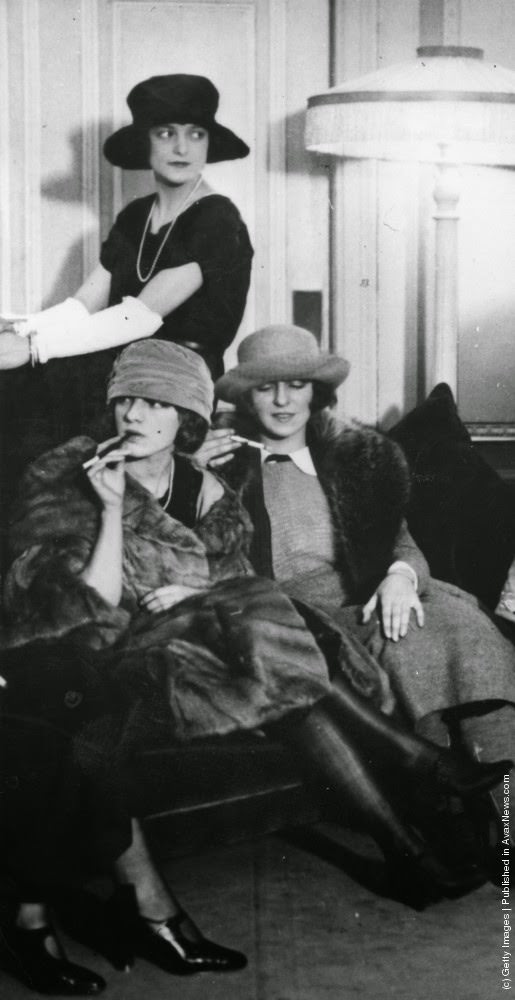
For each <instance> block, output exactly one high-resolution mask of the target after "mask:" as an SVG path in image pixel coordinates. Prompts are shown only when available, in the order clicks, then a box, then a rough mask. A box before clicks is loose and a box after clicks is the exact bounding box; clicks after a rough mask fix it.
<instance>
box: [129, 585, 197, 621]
mask: <svg viewBox="0 0 515 1000" xmlns="http://www.w3.org/2000/svg"><path fill="white" fill-rule="evenodd" d="M198 593H199V591H198V590H195V588H194V587H183V586H182V585H181V584H179V583H171V584H169V585H168V586H167V587H157V589H156V590H149V592H148V594H145V596H144V597H142V598H141V601H140V605H141V607H142V608H144V609H145V611H150V612H151V614H156V613H157V612H158V611H167V610H168V608H172V607H173V606H174V604H178V603H179V601H184V600H185V599H186V597H191V596H192V595H193V594H198Z"/></svg>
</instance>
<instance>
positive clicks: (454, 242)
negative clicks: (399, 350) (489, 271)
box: [432, 159, 460, 395]
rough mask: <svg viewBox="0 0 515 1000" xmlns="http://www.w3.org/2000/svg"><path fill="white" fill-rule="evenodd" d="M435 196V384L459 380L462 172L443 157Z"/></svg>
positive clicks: (450, 384) (453, 388)
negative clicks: (459, 206)
mask: <svg viewBox="0 0 515 1000" xmlns="http://www.w3.org/2000/svg"><path fill="white" fill-rule="evenodd" d="M433 197H434V200H435V205H436V209H435V213H434V218H435V220H436V237H435V268H436V272H435V328H434V353H433V364H432V369H433V370H432V385H433V386H434V385H436V384H437V383H438V382H447V383H448V385H449V386H450V388H451V389H452V392H453V393H454V395H456V390H457V384H458V218H459V216H458V212H457V207H458V201H459V197H460V186H459V175H458V170H457V168H456V166H455V165H454V164H453V163H449V162H447V161H446V160H445V159H443V161H442V162H440V164H439V165H438V175H437V179H436V184H435V187H434V191H433Z"/></svg>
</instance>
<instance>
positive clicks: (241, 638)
mask: <svg viewBox="0 0 515 1000" xmlns="http://www.w3.org/2000/svg"><path fill="white" fill-rule="evenodd" d="M94 448H95V445H94V442H93V441H91V440H90V439H88V438H75V439H73V440H72V441H70V442H68V443H67V444H65V445H62V446H61V447H60V448H57V449H54V450H53V451H51V452H48V453H47V454H46V455H44V456H42V458H41V459H39V460H38V461H37V462H35V463H34V464H33V465H32V466H31V467H30V468H29V470H28V471H27V474H26V476H25V479H24V481H23V482H22V486H21V490H20V499H19V503H18V507H17V510H16V514H15V516H14V518H13V521H12V525H11V532H10V544H11V553H12V564H11V567H10V570H9V572H8V574H7V578H6V584H5V601H4V606H5V613H6V621H5V626H4V629H3V635H2V636H1V637H0V638H1V644H2V647H3V649H4V650H7V649H13V648H14V649H20V647H26V648H27V647H28V649H29V651H30V649H31V648H33V646H34V644H35V643H41V642H46V643H48V642H52V643H55V642H62V641H66V642H67V643H70V642H74V643H75V644H77V645H79V646H80V648H81V649H82V650H84V649H89V650H92V651H97V652H100V653H101V654H102V656H103V657H104V660H105V662H106V663H107V666H106V667H105V669H106V671H108V673H109V676H110V677H111V678H114V680H115V682H116V684H117V685H118V686H119V690H120V699H121V700H122V701H123V700H124V699H125V701H126V702H127V704H130V705H131V706H132V705H133V704H134V703H135V702H137V701H138V699H142V700H143V703H144V705H143V706H142V713H141V717H142V725H144V720H145V719H147V720H148V726H149V729H152V724H153V723H152V720H153V722H154V723H155V725H156V726H157V727H159V726H161V727H165V729H168V732H169V735H170V736H172V737H173V738H175V739H177V740H187V739H192V738H195V737H199V736H206V735H213V734H217V735H221V734H224V733H227V732H231V731H233V730H236V729H248V728H254V727H257V726H261V725H263V724H264V723H266V722H268V721H271V720H274V719H276V718H279V717H281V716H282V715H284V714H285V713H287V712H289V711H291V710H292V709H293V708H302V707H306V706H309V705H311V704H312V703H313V702H314V701H316V700H318V698H320V697H322V696H323V695H324V694H325V693H326V691H327V686H328V678H327V669H326V665H325V661H324V658H323V656H322V654H321V652H320V650H319V648H318V646H317V644H316V642H315V640H314V639H313V637H312V635H311V633H310V632H309V631H308V629H307V628H305V626H304V622H303V619H302V618H301V617H300V615H299V614H298V613H297V611H296V610H295V608H294V606H293V604H292V603H291V601H290V600H289V599H288V598H287V597H286V596H285V595H283V594H282V593H281V592H280V590H279V588H278V587H277V588H276V587H271V586H270V582H269V581H263V580H260V579H257V578H256V577H255V576H254V574H253V571H252V569H251V567H250V564H249V562H248V559H247V556H246V550H247V547H248V541H249V532H250V528H249V523H248V518H247V517H246V515H245V514H244V512H243V510H242V508H241V506H240V504H239V502H238V501H237V499H236V498H235V496H234V494H232V493H231V491H229V490H226V491H225V493H224V495H223V497H222V498H221V499H220V500H219V501H218V502H217V503H215V504H214V505H213V507H212V508H211V510H210V511H209V512H208V513H207V514H206V516H205V517H204V518H203V519H202V520H201V521H200V522H199V524H198V526H197V528H196V529H195V531H193V530H191V529H190V528H187V527H185V526H184V525H183V524H181V523H180V522H178V521H176V520H174V519H173V518H171V517H170V516H169V515H168V514H166V513H165V512H164V511H163V510H162V508H161V507H160V505H159V504H158V503H157V502H156V501H155V500H154V499H153V498H152V497H151V496H150V495H149V494H148V492H147V491H146V490H145V489H144V488H143V487H141V486H140V485H139V484H138V483H136V482H135V481H134V480H132V479H131V478H130V477H129V476H128V477H127V489H126V495H125V498H124V511H123V594H122V600H121V602H120V605H119V607H114V606H113V605H111V604H109V602H107V601H105V600H104V599H103V598H102V597H101V595H100V594H99V593H98V592H97V591H96V590H94V588H92V587H90V586H88V585H87V584H86V583H85V582H84V581H83V580H82V579H81V578H80V572H81V570H82V569H83V568H84V566H85V565H86V564H87V562H88V560H89V557H90V554H91V552H92V549H93V546H94V544H95V541H96V537H97V533H98V529H99V517H100V511H99V505H98V503H97V501H96V497H95V495H94V493H93V491H92V490H91V488H90V486H89V483H88V481H87V479H86V477H85V476H84V473H83V471H82V468H81V464H82V462H83V461H84V459H85V458H87V457H89V456H90V455H91V454H92V453H94ZM170 583H176V584H184V585H188V586H192V587H195V588H196V589H198V591H199V592H198V595H194V596H192V597H190V598H188V599H187V600H185V601H181V602H180V603H179V604H177V605H175V606H174V607H172V608H170V609H169V610H168V611H164V612H160V613H158V614H150V613H148V612H146V611H142V610H141V608H140V604H139V601H140V599H141V597H142V596H143V595H144V594H147V593H148V592H149V591H152V590H154V589H156V588H158V587H162V586H165V585H166V584H170ZM106 654H109V655H108V656H106ZM163 694H164V695H165V697H163ZM131 712H132V708H131Z"/></svg>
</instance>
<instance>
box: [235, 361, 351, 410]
mask: <svg viewBox="0 0 515 1000" xmlns="http://www.w3.org/2000/svg"><path fill="white" fill-rule="evenodd" d="M349 369H350V365H349V362H348V361H346V360H345V359H344V358H339V357H336V356H335V355H332V354H320V355H319V357H318V358H316V359H314V360H313V359H311V360H302V359H299V357H298V356H297V357H292V356H289V355H285V356H284V357H282V358H281V357H276V358H263V360H262V361H248V362H244V363H243V364H241V365H238V366H237V367H236V368H233V369H232V370H231V371H229V372H226V374H225V375H222V376H221V378H219V379H218V381H217V382H216V383H215V396H216V397H217V398H218V399H223V400H224V402H226V403H236V402H237V401H238V399H239V398H240V397H241V396H242V395H243V394H244V393H245V392H248V390H249V389H254V388H255V387H256V386H258V385H263V384H264V383H266V382H287V381H290V380H292V379H302V380H304V381H306V382H321V383H322V384H323V385H326V386H327V387H328V388H331V389H336V388H337V387H338V386H339V385H341V384H342V382H344V381H345V379H346V378H347V375H348V374H349Z"/></svg>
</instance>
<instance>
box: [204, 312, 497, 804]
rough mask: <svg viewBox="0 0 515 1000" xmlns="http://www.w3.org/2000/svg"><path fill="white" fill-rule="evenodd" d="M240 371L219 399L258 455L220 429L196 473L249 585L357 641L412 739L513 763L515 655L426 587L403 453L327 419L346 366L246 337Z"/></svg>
mask: <svg viewBox="0 0 515 1000" xmlns="http://www.w3.org/2000/svg"><path fill="white" fill-rule="evenodd" d="M238 360H239V364H238V365H237V366H236V367H235V368H234V369H233V370H232V371H230V372H228V373H227V374H226V375H224V376H222V378H220V379H219V380H218V382H217V383H216V394H217V396H218V398H219V399H221V400H225V401H227V402H230V403H233V404H235V405H236V414H235V417H236V424H235V425H236V427H237V428H238V430H239V433H240V435H244V436H248V437H250V438H252V439H253V441H254V442H258V443H259V444H260V445H261V449H258V448H256V447H252V446H248V445H245V444H242V442H241V440H238V436H237V437H236V440H235V439H234V437H233V431H232V430H231V429H230V428H229V429H223V428H222V429H219V430H215V431H212V432H211V433H210V435H209V437H208V439H207V442H206V443H205V445H204V446H203V450H202V453H201V460H202V461H203V462H206V463H210V465H211V467H216V466H217V465H224V468H223V473H224V475H225V478H226V480H227V481H228V482H229V483H230V484H231V486H232V487H233V488H235V489H236V490H237V491H238V492H239V495H240V496H241V498H242V501H243V503H244V504H245V506H246V508H247V510H248V511H249V513H250V515H251V517H252V520H253V523H254V526H255V533H254V538H253V546H252V551H251V558H252V561H253V565H254V567H255V569H256V571H257V572H259V573H261V574H263V575H268V576H272V577H274V578H275V580H276V581H278V582H279V583H280V584H281V587H282V589H283V590H284V591H286V593H288V594H289V595H290V596H292V597H294V598H297V599H300V600H302V601H306V602H309V603H310V604H311V605H315V606H316V607H317V608H320V609H323V610H324V611H325V612H326V613H328V614H329V615H330V616H331V619H332V620H333V622H337V623H338V624H339V625H340V626H344V627H345V628H347V629H349V630H351V632H352V633H353V635H355V636H356V637H357V639H358V640H359V642H360V644H361V645H362V647H363V648H364V649H366V650H367V651H368V652H369V653H370V654H371V655H372V657H373V659H374V661H375V663H376V665H377V669H378V670H379V671H380V672H381V673H383V672H384V673H385V674H386V675H387V677H388V681H389V684H390V686H391V689H392V691H393V694H394V696H395V699H396V702H397V703H398V704H399V705H400V706H401V708H402V709H403V711H404V713H405V714H406V715H407V716H408V718H409V719H411V720H412V721H413V722H414V723H415V724H416V727H417V730H418V731H419V732H420V733H425V734H426V735H428V736H431V738H434V739H435V740H436V741H437V742H440V743H442V744H445V743H446V742H447V740H448V727H449V726H452V727H453V728H458V729H459V730H460V731H461V739H462V740H463V743H464V744H465V746H466V747H468V750H469V752H470V754H471V755H474V756H481V758H482V759H485V760H492V759H494V758H495V757H497V756H499V755H506V756H508V757H511V758H513V757H515V707H514V703H515V650H514V648H513V646H512V645H511V644H510V643H509V642H508V641H507V640H506V639H505V638H504V637H503V636H502V635H501V634H500V632H499V630H498V629H497V628H496V626H495V624H494V623H493V622H492V621H491V619H490V618H489V617H488V616H487V615H486V614H484V613H483V611H482V610H481V609H480V607H479V605H478V602H477V600H475V599H474V598H473V597H471V596H470V595H468V594H466V593H464V592H463V591H460V590H459V589H458V588H456V587H453V586H450V585H446V584H443V583H440V582H439V581H435V580H431V579H430V576H429V571H428V566H427V563H426V561H425V559H424V557H423V555H422V553H421V552H420V550H419V549H418V548H417V546H416V545H415V543H414V541H413V539H412V538H411V536H410V535H409V532H408V530H407V527H406V524H405V522H404V520H403V516H404V511H405V509H406V502H407V497H408V489H409V483H408V473H407V467H406V463H405V461H404V459H403V456H402V454H401V453H400V451H399V449H398V447H397V446H396V445H395V444H394V443H393V442H391V441H390V440H388V439H387V438H386V437H385V436H384V435H381V434H379V433H377V432H376V431H374V430H372V429H370V428H365V427H363V426H358V425H356V424H349V425H346V426H343V427H342V426H340V427H339V426H337V424H336V423H335V422H333V421H331V420H330V419H329V418H328V417H327V413H326V414H324V408H325V407H327V405H328V404H330V403H331V401H332V402H334V391H335V388H336V387H337V386H338V385H339V384H340V383H341V382H343V381H344V379H345V378H346V376H347V374H348V367H349V366H348V364H347V362H345V361H344V360H343V359H341V358H338V357H336V356H331V355H325V354H323V353H322V352H321V351H320V350H319V348H318V345H317V343H316V340H315V338H314V337H313V336H312V334H310V333H309V332H308V331H306V330H303V329H301V328H298V327H290V326H272V327H268V328H266V329H264V330H260V331H258V332H257V333H254V334H252V335H251V336H249V337H248V338H246V340H244V341H243V342H242V344H241V345H240V348H239V352H238ZM233 453H234V457H233V460H232V461H231V462H228V460H229V459H231V457H232V456H233ZM288 459H290V460H289V461H288ZM225 463H228V464H225ZM383 707H386V706H383ZM377 757H378V759H379V757H380V755H377ZM502 795H503V793H502V787H501V785H499V786H498V788H497V790H496V801H497V804H498V806H502V804H503V800H502ZM501 812H502V809H501Z"/></svg>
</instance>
